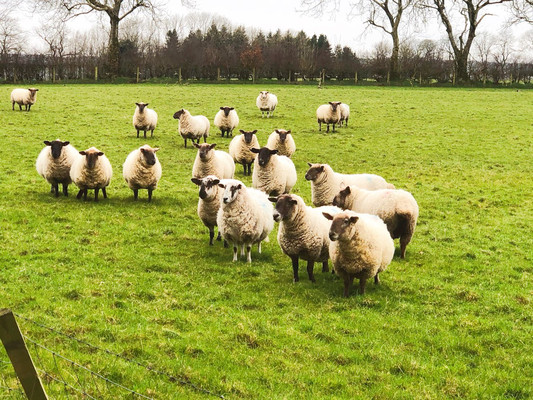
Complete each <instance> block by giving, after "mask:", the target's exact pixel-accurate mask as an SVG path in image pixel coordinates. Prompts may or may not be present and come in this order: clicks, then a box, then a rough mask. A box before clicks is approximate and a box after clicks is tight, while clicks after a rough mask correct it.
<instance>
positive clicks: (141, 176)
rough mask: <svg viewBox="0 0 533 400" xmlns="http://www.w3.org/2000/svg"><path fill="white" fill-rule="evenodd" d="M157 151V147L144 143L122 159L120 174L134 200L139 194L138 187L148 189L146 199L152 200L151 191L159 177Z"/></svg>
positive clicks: (159, 164) (159, 168) (159, 167)
mask: <svg viewBox="0 0 533 400" xmlns="http://www.w3.org/2000/svg"><path fill="white" fill-rule="evenodd" d="M157 151H159V148H158V147H154V148H152V147H150V146H148V145H147V144H145V145H144V146H141V147H139V148H138V149H135V150H133V151H132V152H131V153H130V154H129V155H128V157H126V161H124V165H123V166H122V176H123V177H124V179H125V180H126V183H127V184H128V186H129V188H130V189H131V190H133V199H134V200H137V198H138V196H139V189H148V201H152V192H153V191H154V190H155V189H156V188H157V183H158V182H159V179H161V163H160V162H159V160H158V159H157V155H156V154H155V153H156V152H157Z"/></svg>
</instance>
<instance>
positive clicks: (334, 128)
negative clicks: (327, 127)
mask: <svg viewBox="0 0 533 400" xmlns="http://www.w3.org/2000/svg"><path fill="white" fill-rule="evenodd" d="M333 132H335V123H334V124H333Z"/></svg>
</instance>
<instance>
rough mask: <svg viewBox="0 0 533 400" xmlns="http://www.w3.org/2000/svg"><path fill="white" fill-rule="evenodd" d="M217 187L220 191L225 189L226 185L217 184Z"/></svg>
mask: <svg viewBox="0 0 533 400" xmlns="http://www.w3.org/2000/svg"><path fill="white" fill-rule="evenodd" d="M218 187H221V188H222V189H225V188H226V185H224V184H223V183H219V184H218Z"/></svg>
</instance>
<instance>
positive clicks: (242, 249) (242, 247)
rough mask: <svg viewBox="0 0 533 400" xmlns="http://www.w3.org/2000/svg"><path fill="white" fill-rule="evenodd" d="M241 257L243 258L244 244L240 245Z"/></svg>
mask: <svg viewBox="0 0 533 400" xmlns="http://www.w3.org/2000/svg"><path fill="white" fill-rule="evenodd" d="M241 257H244V244H241Z"/></svg>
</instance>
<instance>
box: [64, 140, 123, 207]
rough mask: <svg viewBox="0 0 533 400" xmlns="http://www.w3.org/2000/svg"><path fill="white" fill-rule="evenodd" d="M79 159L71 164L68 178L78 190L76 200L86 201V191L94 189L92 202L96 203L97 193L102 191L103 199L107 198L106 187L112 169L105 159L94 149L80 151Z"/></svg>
mask: <svg viewBox="0 0 533 400" xmlns="http://www.w3.org/2000/svg"><path fill="white" fill-rule="evenodd" d="M80 154H81V155H82V156H83V157H79V158H78V159H77V160H76V161H74V163H73V164H72V168H71V169H70V178H71V179H72V182H74V184H75V185H76V186H77V187H78V188H79V189H80V191H79V192H78V195H77V196H76V198H78V199H81V196H83V199H84V200H87V190H88V189H94V201H98V191H99V190H100V189H102V194H103V195H104V198H107V192H106V187H107V186H108V185H109V182H110V181H111V176H112V175H113V169H112V168H111V163H110V162H109V160H108V159H107V157H106V156H105V155H104V153H102V152H101V151H100V150H98V149H97V148H96V147H91V148H89V149H87V150H84V151H80Z"/></svg>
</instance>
